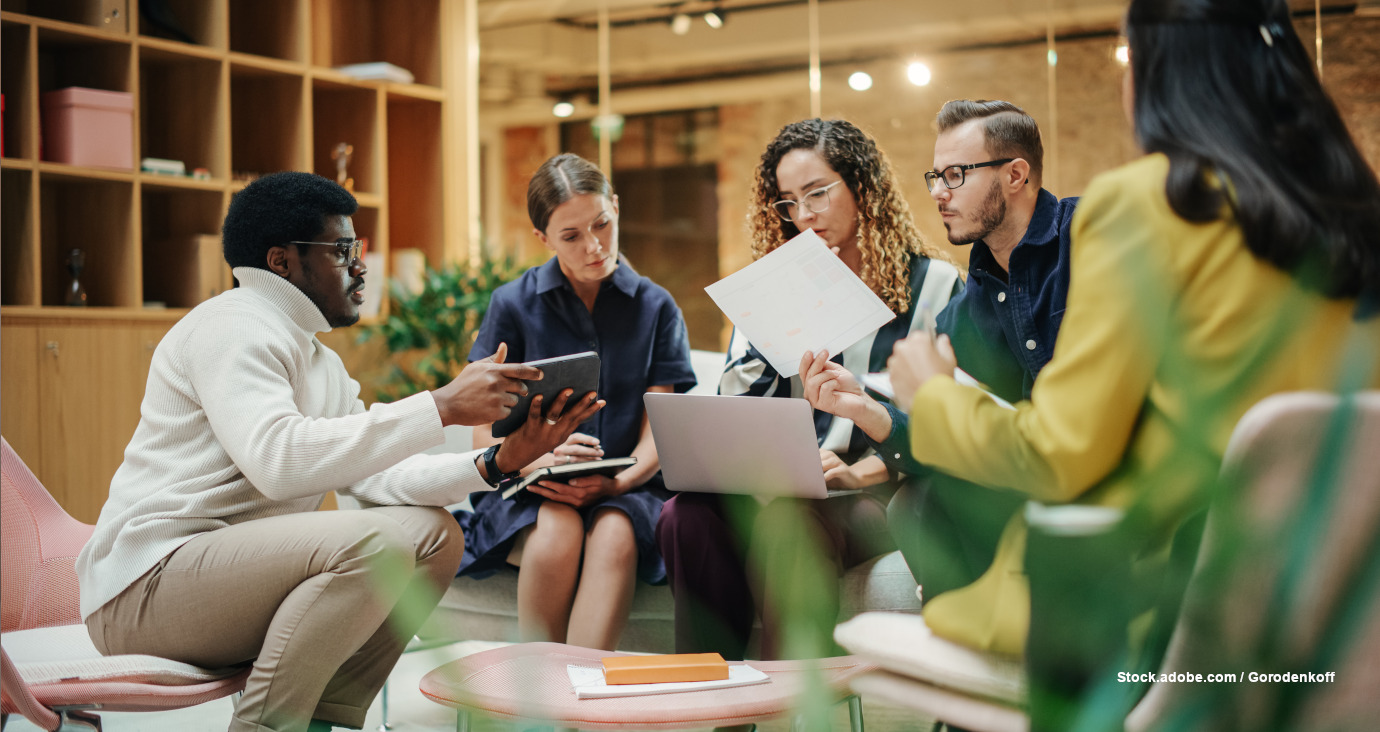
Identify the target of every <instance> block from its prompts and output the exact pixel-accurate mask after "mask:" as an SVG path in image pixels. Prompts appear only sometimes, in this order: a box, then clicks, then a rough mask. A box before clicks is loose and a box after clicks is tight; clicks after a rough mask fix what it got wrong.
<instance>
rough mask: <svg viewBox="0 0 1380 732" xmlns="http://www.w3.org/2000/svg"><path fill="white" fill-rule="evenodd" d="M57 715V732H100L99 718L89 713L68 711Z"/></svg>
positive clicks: (74, 710)
mask: <svg viewBox="0 0 1380 732" xmlns="http://www.w3.org/2000/svg"><path fill="white" fill-rule="evenodd" d="M55 711H56V710H55ZM58 715H59V721H58V728H57V732H101V718H100V717H98V716H96V715H94V714H91V713H89V712H83V711H79V710H76V709H68V710H63V711H59V712H58Z"/></svg>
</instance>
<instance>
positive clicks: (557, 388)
mask: <svg viewBox="0 0 1380 732" xmlns="http://www.w3.org/2000/svg"><path fill="white" fill-rule="evenodd" d="M527 365H528V366H536V367H537V368H539V369H541V372H542V378H541V380H540V381H529V382H527V396H524V397H519V398H518V403H517V406H515V407H513V411H511V412H509V413H508V416H507V417H504V418H503V419H500V420H498V421H497V422H494V426H493V434H494V437H507V436H508V435H510V434H512V433H514V432H516V431H517V428H518V427H521V426H522V423H523V422H525V421H526V420H527V410H528V409H530V408H531V406H532V397H534V396H536V395H538V394H541V395H542V398H541V403H542V411H543V413H544V412H545V410H546V408H547V407H548V406H550V404H551V401H552V400H553V399H555V398H556V395H557V394H560V393H561V390H562V389H574V390H575V393H573V394H571V395H570V401H569V402H566V404H567V405H569V404H572V403H574V402H575V401H577V400H579V399H580V398H581V397H583V396H584V395H585V394H588V393H589V392H591V391H598V390H599V354H597V353H595V352H594V351H585V352H584V353H576V354H574V355H570V356H557V357H556V358H545V359H542V360H540V361H528V362H527Z"/></svg>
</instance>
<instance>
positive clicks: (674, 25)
mask: <svg viewBox="0 0 1380 732" xmlns="http://www.w3.org/2000/svg"><path fill="white" fill-rule="evenodd" d="M691 22H692V21H691V20H690V16H688V15H686V14H685V13H676V14H675V15H673V16H671V32H672V33H674V34H676V35H678V36H683V35H685V34H686V33H689V32H690V23H691Z"/></svg>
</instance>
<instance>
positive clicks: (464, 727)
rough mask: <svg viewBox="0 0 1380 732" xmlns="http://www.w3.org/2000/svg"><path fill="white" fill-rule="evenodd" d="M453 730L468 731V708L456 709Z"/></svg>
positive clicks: (458, 731)
mask: <svg viewBox="0 0 1380 732" xmlns="http://www.w3.org/2000/svg"><path fill="white" fill-rule="evenodd" d="M455 732H470V713H469V711H468V710H465V709H459V710H456V712H455Z"/></svg>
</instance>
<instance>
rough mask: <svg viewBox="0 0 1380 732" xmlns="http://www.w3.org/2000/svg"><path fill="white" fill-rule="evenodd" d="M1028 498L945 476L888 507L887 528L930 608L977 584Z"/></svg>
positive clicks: (902, 493) (923, 480) (923, 482)
mask: <svg viewBox="0 0 1380 732" xmlns="http://www.w3.org/2000/svg"><path fill="white" fill-rule="evenodd" d="M1025 501H1026V498H1025V497H1024V496H1020V495H1017V494H1015V493H1008V492H1003V491H995V490H991V489H988V488H983V487H982V486H979V485H976V484H973V483H968V482H967V481H962V480H959V479H957V478H952V477H950V476H948V475H944V474H943V473H934V474H931V475H928V476H924V477H919V478H912V479H910V480H908V481H907V482H906V483H904V484H902V485H901V487H900V488H899V489H898V490H897V491H896V495H895V496H894V497H893V498H892V499H891V504H890V505H889V506H888V507H887V525H888V526H889V527H890V529H891V536H892V537H893V538H894V539H895V541H896V547H897V548H898V549H900V550H901V556H903V557H905V559H906V565H907V566H908V567H910V573H911V574H912V575H914V577H915V581H916V583H918V584H919V585H920V587H921V590H922V594H923V595H924V599H925V601H926V602H929V601H930V600H931V599H933V598H935V597H937V596H939V594H940V593H943V592H948V591H949V590H954V589H958V588H959V587H964V586H966V585H969V584H971V583H973V582H974V581H975V580H977V578H978V577H980V576H981V575H982V573H983V572H985V571H987V568H988V567H989V566H991V564H992V559H993V558H994V557H995V556H996V551H997V540H998V539H1000V538H1001V532H1002V529H1003V528H1005V526H1006V522H1007V521H1008V520H1009V519H1010V518H1011V516H1012V515H1013V514H1014V513H1015V512H1016V511H1019V510H1020V509H1021V507H1022V506H1023V505H1024V504H1025Z"/></svg>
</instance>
